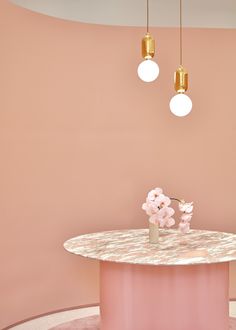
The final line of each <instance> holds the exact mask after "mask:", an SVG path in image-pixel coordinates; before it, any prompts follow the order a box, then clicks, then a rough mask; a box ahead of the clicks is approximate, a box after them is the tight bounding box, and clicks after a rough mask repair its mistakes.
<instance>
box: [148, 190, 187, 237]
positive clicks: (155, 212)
mask: <svg viewBox="0 0 236 330" xmlns="http://www.w3.org/2000/svg"><path fill="white" fill-rule="evenodd" d="M172 200H173V201H177V202H179V210H180V211H181V212H182V214H181V216H180V222H179V230H180V232H181V233H187V232H189V230H190V221H191V219H192V216H193V213H192V211H193V202H191V203H186V202H185V201H184V200H180V199H178V198H173V197H168V196H166V195H164V194H163V190H162V189H161V188H155V189H153V190H151V191H150V192H149V193H148V195H147V198H146V203H144V204H143V205H142V209H143V210H144V211H146V213H147V215H149V222H150V223H151V224H158V225H159V226H160V227H161V228H163V227H165V226H166V227H168V228H170V227H172V226H173V225H174V224H175V219H174V218H173V215H174V213H175V210H174V209H173V208H172V207H170V204H171V201H172Z"/></svg>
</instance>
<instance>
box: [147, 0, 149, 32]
mask: <svg viewBox="0 0 236 330" xmlns="http://www.w3.org/2000/svg"><path fill="white" fill-rule="evenodd" d="M147 33H149V0H147Z"/></svg>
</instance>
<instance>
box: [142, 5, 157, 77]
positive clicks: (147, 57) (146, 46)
mask: <svg viewBox="0 0 236 330" xmlns="http://www.w3.org/2000/svg"><path fill="white" fill-rule="evenodd" d="M154 55H155V40H154V39H153V37H152V36H151V34H150V33H149V0H147V32H146V34H145V36H144V38H143V39H142V57H143V59H144V61H142V62H141V63H140V64H139V66H138V70H137V71H138V76H139V78H140V79H141V80H142V81H145V82H152V81H154V80H155V79H156V78H157V77H158V75H159V66H158V65H157V63H156V62H154V61H153V60H151V59H152V58H153V57H154Z"/></svg>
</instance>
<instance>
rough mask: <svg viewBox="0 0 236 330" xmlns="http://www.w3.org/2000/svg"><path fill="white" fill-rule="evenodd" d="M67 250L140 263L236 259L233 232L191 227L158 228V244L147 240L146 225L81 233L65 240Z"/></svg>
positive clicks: (114, 260) (160, 263)
mask: <svg viewBox="0 0 236 330" xmlns="http://www.w3.org/2000/svg"><path fill="white" fill-rule="evenodd" d="M64 247H65V249H66V250H67V251H69V252H71V253H74V254H77V255H80V256H83V257H88V258H93V259H98V260H103V261H112V262H122V263H130V264H142V265H191V264H204V263H219V262H228V261H232V260H236V234H231V233H224V232H216V231H207V230H190V232H189V233H187V234H181V233H180V232H179V231H178V230H174V229H167V230H164V229H160V238H159V243H158V244H150V243H149V237H148V229H129V230H113V231H105V232H98V233H92V234H86V235H80V236H77V237H74V238H71V239H69V240H68V241H66V242H65V243H64Z"/></svg>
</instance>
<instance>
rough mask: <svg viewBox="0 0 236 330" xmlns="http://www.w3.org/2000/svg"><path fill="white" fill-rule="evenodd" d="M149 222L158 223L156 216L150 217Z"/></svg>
mask: <svg viewBox="0 0 236 330" xmlns="http://www.w3.org/2000/svg"><path fill="white" fill-rule="evenodd" d="M149 221H150V222H151V223H159V221H158V215H157V214H153V215H151V216H150V218H149Z"/></svg>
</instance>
